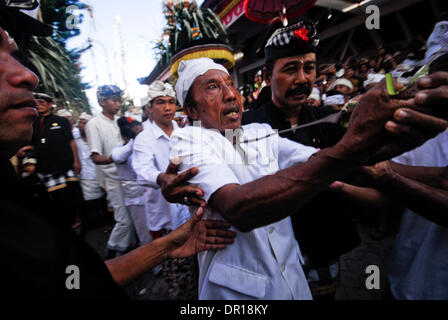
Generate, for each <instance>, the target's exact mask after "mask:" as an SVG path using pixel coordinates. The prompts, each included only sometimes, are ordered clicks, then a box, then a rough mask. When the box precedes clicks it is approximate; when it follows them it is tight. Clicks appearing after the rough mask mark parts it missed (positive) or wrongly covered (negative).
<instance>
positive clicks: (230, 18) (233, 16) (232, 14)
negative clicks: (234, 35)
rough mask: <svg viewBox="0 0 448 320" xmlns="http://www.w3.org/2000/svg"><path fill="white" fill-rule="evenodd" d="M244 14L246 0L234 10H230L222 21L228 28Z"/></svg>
mask: <svg viewBox="0 0 448 320" xmlns="http://www.w3.org/2000/svg"><path fill="white" fill-rule="evenodd" d="M243 14H244V1H243V0H241V1H240V2H239V3H238V4H237V5H236V6H235V7H233V8H232V10H230V11H229V13H227V14H226V15H225V16H224V17H223V18H222V19H221V23H222V24H223V25H224V27H225V28H226V29H227V28H228V27H230V26H231V25H232V24H233V23H234V22H235V21H236V20H238V19H239V18H240V17H241V16H242V15H243Z"/></svg>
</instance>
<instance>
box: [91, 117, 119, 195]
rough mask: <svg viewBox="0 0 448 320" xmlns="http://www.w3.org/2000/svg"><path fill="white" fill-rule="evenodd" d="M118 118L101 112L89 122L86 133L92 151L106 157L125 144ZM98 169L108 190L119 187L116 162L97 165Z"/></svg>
mask: <svg viewBox="0 0 448 320" xmlns="http://www.w3.org/2000/svg"><path fill="white" fill-rule="evenodd" d="M117 119H118V117H116V116H115V117H114V119H113V120H111V119H109V118H108V117H106V116H105V115H104V114H103V113H102V112H101V113H100V114H98V115H96V116H95V117H93V118H92V119H90V120H89V122H87V124H86V135H87V141H88V143H89V147H90V153H94V152H96V153H98V154H100V155H102V156H104V157H109V156H110V154H111V153H112V150H113V149H114V148H115V147H117V146H120V145H122V144H123V139H122V138H121V134H120V128H119V127H118V124H117ZM97 170H98V171H100V172H101V174H102V176H103V177H104V181H105V185H104V187H105V189H106V190H110V189H114V188H117V187H118V186H119V185H120V182H119V178H118V174H117V167H116V166H115V164H114V163H110V164H106V165H97Z"/></svg>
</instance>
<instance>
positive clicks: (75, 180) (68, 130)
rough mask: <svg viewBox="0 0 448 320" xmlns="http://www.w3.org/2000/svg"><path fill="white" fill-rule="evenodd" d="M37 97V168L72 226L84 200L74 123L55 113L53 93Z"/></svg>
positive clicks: (61, 211)
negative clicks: (73, 133) (73, 128)
mask: <svg viewBox="0 0 448 320" xmlns="http://www.w3.org/2000/svg"><path fill="white" fill-rule="evenodd" d="M34 97H35V99H36V102H37V111H38V112H39V118H38V119H36V121H34V124H33V137H32V139H31V145H32V146H33V147H34V154H35V157H36V160H37V166H36V172H37V174H38V175H39V177H40V179H41V180H42V181H43V182H44V184H45V186H46V188H47V191H48V192H49V193H50V194H51V198H52V199H53V202H54V205H55V207H57V209H58V211H59V212H60V215H61V217H62V219H63V220H64V221H65V223H66V224H67V225H68V226H72V225H73V224H74V223H75V217H76V215H77V213H78V214H79V213H80V207H81V204H82V202H83V200H84V199H83V198H82V191H81V186H80V184H79V177H78V176H77V175H78V174H79V173H80V171H81V165H80V162H79V157H78V150H77V147H76V143H75V140H74V139H73V135H72V127H71V124H70V122H69V120H67V119H66V118H64V117H60V116H57V115H54V114H53V112H52V107H53V97H51V96H50V95H47V94H44V93H35V94H34Z"/></svg>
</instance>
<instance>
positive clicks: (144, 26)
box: [69, 0, 202, 113]
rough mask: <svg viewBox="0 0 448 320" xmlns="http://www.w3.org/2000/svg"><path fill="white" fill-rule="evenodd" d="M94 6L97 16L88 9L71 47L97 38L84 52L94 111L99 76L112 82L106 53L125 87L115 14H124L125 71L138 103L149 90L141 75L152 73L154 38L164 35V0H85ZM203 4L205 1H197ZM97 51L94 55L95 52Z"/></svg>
mask: <svg viewBox="0 0 448 320" xmlns="http://www.w3.org/2000/svg"><path fill="white" fill-rule="evenodd" d="M83 2H85V3H87V4H89V5H91V6H92V7H93V14H94V19H93V20H92V19H91V18H90V16H89V14H88V12H87V11H84V21H83V23H81V24H80V26H79V28H80V29H81V35H80V36H78V37H75V38H74V39H72V40H70V42H69V47H70V48H75V47H76V48H82V47H84V46H85V45H86V43H87V39H88V38H89V37H90V38H91V39H93V40H94V45H96V46H95V48H94V50H93V51H92V50H88V51H86V52H84V53H83V54H82V57H81V64H82V67H83V68H84V70H83V71H82V77H83V80H84V81H85V82H89V83H90V84H91V85H93V86H94V88H93V89H91V90H88V92H87V96H88V97H89V101H90V103H91V106H92V107H93V110H92V111H93V112H94V113H95V112H98V111H99V110H100V109H99V106H98V104H97V102H96V97H95V92H96V86H97V85H98V83H97V76H98V80H99V81H98V82H99V85H102V84H108V83H109V76H108V67H107V64H106V53H105V50H104V49H103V47H102V46H101V44H103V45H104V47H105V49H106V51H107V56H108V60H109V69H110V71H111V74H112V79H113V81H112V82H114V83H115V84H119V85H120V86H121V87H123V85H122V83H121V81H120V75H121V72H120V68H119V63H118V60H117V59H116V46H115V38H114V17H115V16H116V15H119V16H120V19H121V33H122V38H123V46H124V49H125V50H124V51H125V73H126V80H127V82H128V84H129V85H128V92H129V94H130V96H131V97H132V98H134V103H136V104H137V105H139V101H140V99H141V98H142V97H143V96H144V95H145V93H146V89H147V87H146V86H141V85H139V84H138V82H137V78H140V77H144V76H146V75H148V74H149V73H150V72H151V70H152V69H153V67H154V66H155V64H156V61H155V59H154V55H153V50H152V47H153V44H152V43H151V41H153V40H154V39H156V38H160V36H161V34H162V27H163V26H164V25H165V18H164V17H163V14H162V0H127V1H123V0H83ZM197 2H198V3H199V4H200V3H202V0H201V1H197ZM98 41H99V42H101V44H100V43H98ZM92 53H93V56H92Z"/></svg>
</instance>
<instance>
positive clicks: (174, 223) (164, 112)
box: [132, 81, 197, 299]
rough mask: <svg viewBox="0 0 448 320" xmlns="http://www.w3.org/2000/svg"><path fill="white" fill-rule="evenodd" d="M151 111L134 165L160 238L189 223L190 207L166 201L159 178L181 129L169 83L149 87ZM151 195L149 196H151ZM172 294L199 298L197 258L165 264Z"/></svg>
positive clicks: (151, 222)
mask: <svg viewBox="0 0 448 320" xmlns="http://www.w3.org/2000/svg"><path fill="white" fill-rule="evenodd" d="M148 96H149V100H150V101H149V107H148V106H147V107H146V108H149V110H148V111H149V112H150V113H151V114H152V118H153V122H152V123H151V124H150V125H149V126H148V127H147V128H145V129H144V130H143V132H141V133H140V134H139V135H138V136H137V137H136V138H135V141H134V151H133V155H132V159H133V161H132V166H133V168H134V171H135V172H136V174H137V180H140V181H143V183H144V184H145V185H146V186H147V187H149V188H150V189H151V190H150V192H149V194H150V198H148V199H146V200H147V201H146V205H145V207H146V221H147V225H148V229H149V231H150V234H151V237H152V238H153V239H157V238H159V237H161V236H163V235H165V234H168V233H169V232H171V230H174V229H176V228H177V227H178V226H180V225H182V224H183V223H184V222H185V221H187V220H188V218H189V217H190V214H189V212H188V208H187V207H186V206H183V205H179V204H172V203H168V202H167V201H166V200H165V198H163V196H162V194H161V191H160V186H159V183H158V176H159V175H160V174H161V173H162V172H163V171H164V170H165V168H166V167H167V166H168V164H169V153H170V141H171V139H170V137H171V134H172V132H173V130H174V129H176V128H178V125H177V123H176V122H175V121H174V120H173V119H174V114H175V112H176V96H175V92H174V90H173V88H172V87H171V85H169V84H168V83H163V82H161V81H155V82H154V83H152V84H151V85H150V86H149V90H148ZM147 194H148V193H147ZM162 268H163V272H164V277H165V279H166V280H167V282H168V294H169V295H170V296H171V297H172V298H174V299H197V272H195V270H196V268H195V265H194V259H193V258H186V259H175V260H170V261H166V262H164V263H163V266H162Z"/></svg>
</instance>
